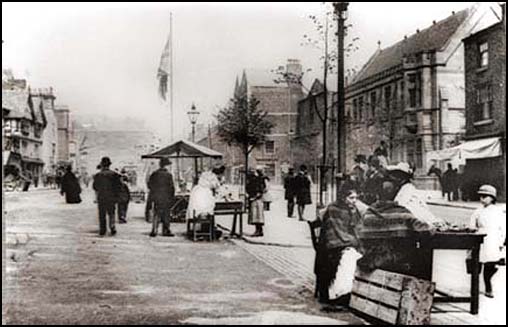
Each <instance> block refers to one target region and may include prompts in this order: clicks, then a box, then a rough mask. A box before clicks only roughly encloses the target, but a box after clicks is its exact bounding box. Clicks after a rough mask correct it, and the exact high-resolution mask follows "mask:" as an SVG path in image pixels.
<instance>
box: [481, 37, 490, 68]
mask: <svg viewBox="0 0 508 327" xmlns="http://www.w3.org/2000/svg"><path fill="white" fill-rule="evenodd" d="M479 51H480V67H487V66H488V65H489V44H488V43H487V42H483V43H481V44H480V46H479Z"/></svg>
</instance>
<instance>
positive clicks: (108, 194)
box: [93, 157, 120, 236]
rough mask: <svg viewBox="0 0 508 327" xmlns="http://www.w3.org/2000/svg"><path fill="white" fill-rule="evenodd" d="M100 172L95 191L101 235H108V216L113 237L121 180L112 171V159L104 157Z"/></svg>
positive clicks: (95, 183)
mask: <svg viewBox="0 0 508 327" xmlns="http://www.w3.org/2000/svg"><path fill="white" fill-rule="evenodd" d="M99 166H100V169H101V170H100V171H99V172H98V173H97V174H95V176H94V181H93V189H94V190H95V192H96V195H97V205H98V207H99V235H101V236H104V235H105V234H106V215H107V216H108V217H109V229H110V231H111V235H112V236H113V235H115V234H116V228H115V203H116V201H117V196H118V191H119V188H120V180H119V176H118V174H117V173H115V172H114V171H112V170H110V169H109V167H110V166H111V159H109V157H103V158H102V159H101V163H100V165H99Z"/></svg>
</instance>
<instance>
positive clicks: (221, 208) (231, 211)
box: [214, 201, 243, 237]
mask: <svg viewBox="0 0 508 327" xmlns="http://www.w3.org/2000/svg"><path fill="white" fill-rule="evenodd" d="M214 215H215V216H226V215H233V226H232V227H231V232H230V234H229V235H230V236H231V237H233V236H237V237H242V235H243V202H242V201H227V202H225V201H224V202H216V203H215V209H214ZM238 220H239V221H238ZM237 221H238V223H237ZM237 225H239V233H236V226H237Z"/></svg>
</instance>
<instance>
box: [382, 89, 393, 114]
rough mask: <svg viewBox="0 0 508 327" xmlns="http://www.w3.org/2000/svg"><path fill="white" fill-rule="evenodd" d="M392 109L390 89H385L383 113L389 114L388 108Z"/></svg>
mask: <svg viewBox="0 0 508 327" xmlns="http://www.w3.org/2000/svg"><path fill="white" fill-rule="evenodd" d="M391 107H392V87H391V86H387V87H385V108H384V109H385V111H386V113H389V112H390V108H391Z"/></svg>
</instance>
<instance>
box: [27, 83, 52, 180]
mask: <svg viewBox="0 0 508 327" xmlns="http://www.w3.org/2000/svg"><path fill="white" fill-rule="evenodd" d="M32 99H33V102H34V105H36V106H39V107H42V110H43V111H44V115H45V117H46V128H45V129H44V132H43V134H42V148H41V159H42V161H43V162H44V167H43V173H45V174H50V175H53V174H55V169H56V165H57V131H58V130H57V125H56V118H55V112H54V111H55V99H56V97H55V95H54V94H53V89H51V88H49V89H40V90H36V91H32Z"/></svg>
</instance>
